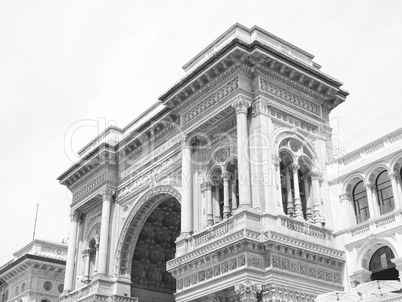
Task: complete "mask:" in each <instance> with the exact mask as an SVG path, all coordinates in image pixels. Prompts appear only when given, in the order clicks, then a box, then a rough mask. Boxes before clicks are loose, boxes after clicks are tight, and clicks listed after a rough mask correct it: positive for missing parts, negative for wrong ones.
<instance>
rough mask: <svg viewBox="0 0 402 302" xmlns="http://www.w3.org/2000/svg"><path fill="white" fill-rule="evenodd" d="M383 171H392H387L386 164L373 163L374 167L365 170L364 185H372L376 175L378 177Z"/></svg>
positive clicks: (388, 170)
mask: <svg viewBox="0 0 402 302" xmlns="http://www.w3.org/2000/svg"><path fill="white" fill-rule="evenodd" d="M383 170H386V171H387V172H388V173H389V172H391V171H392V170H390V169H389V167H388V165H387V164H385V163H382V162H381V163H375V164H374V165H372V166H370V167H369V168H368V169H367V172H366V173H365V178H364V181H365V183H367V184H368V183H372V184H374V182H375V179H376V175H378V173H380V172H382V171H383Z"/></svg>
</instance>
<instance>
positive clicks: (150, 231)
mask: <svg viewBox="0 0 402 302" xmlns="http://www.w3.org/2000/svg"><path fill="white" fill-rule="evenodd" d="M180 211H181V206H180V203H179V202H178V201H177V199H176V198H174V197H171V196H170V197H169V198H165V199H163V200H162V201H161V203H160V204H159V205H158V206H157V207H156V208H155V209H154V210H153V211H152V212H151V214H150V215H149V216H148V218H147V219H146V221H145V223H144V225H143V226H142V228H141V232H140V233H139V236H138V240H137V243H136V245H135V250H134V255H133V258H132V266H131V282H132V284H131V296H132V297H136V298H138V299H139V301H154V302H162V301H167V302H169V301H172V302H173V301H175V299H174V296H173V293H174V292H175V291H176V282H175V279H174V278H173V277H172V275H171V274H170V273H169V272H167V271H166V262H167V261H169V260H171V259H173V258H174V257H175V253H176V243H175V242H176V238H177V237H178V236H179V235H180Z"/></svg>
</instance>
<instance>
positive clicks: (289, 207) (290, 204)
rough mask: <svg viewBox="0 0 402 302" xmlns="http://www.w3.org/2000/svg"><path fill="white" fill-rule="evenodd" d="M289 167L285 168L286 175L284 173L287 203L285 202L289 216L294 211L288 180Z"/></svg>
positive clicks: (290, 186)
mask: <svg viewBox="0 0 402 302" xmlns="http://www.w3.org/2000/svg"><path fill="white" fill-rule="evenodd" d="M290 173H291V171H290V168H286V175H285V181H286V194H287V200H286V201H287V203H286V207H287V211H288V215H289V216H290V217H293V215H294V213H295V207H294V204H293V196H292V184H291V181H290Z"/></svg>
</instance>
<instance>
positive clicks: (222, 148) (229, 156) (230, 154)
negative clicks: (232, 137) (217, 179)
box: [205, 140, 237, 179]
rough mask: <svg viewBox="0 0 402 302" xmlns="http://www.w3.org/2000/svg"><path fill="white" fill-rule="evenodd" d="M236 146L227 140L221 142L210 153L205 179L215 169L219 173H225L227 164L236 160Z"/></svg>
mask: <svg viewBox="0 0 402 302" xmlns="http://www.w3.org/2000/svg"><path fill="white" fill-rule="evenodd" d="M236 150H237V144H236V143H234V142H233V143H231V142H229V140H227V141H226V142H225V141H223V142H222V143H221V144H219V145H217V146H216V147H215V148H214V149H213V150H212V151H211V152H210V154H211V155H210V161H209V163H208V164H207V167H206V171H205V173H206V174H205V177H206V179H209V178H210V177H211V174H212V172H213V171H214V170H215V169H217V168H218V169H220V170H221V172H222V173H223V172H226V169H227V166H228V164H229V163H230V162H231V161H232V160H233V159H237V152H236Z"/></svg>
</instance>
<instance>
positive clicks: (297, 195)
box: [291, 164, 303, 220]
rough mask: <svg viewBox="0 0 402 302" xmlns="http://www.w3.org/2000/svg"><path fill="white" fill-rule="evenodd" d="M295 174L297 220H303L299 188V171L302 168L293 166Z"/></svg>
mask: <svg viewBox="0 0 402 302" xmlns="http://www.w3.org/2000/svg"><path fill="white" fill-rule="evenodd" d="M291 168H292V172H293V188H294V191H295V201H294V205H295V218H296V219H299V220H303V208H302V204H301V199H300V188H299V173H298V172H299V169H300V167H299V166H298V165H296V164H293V165H292V166H291Z"/></svg>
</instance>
